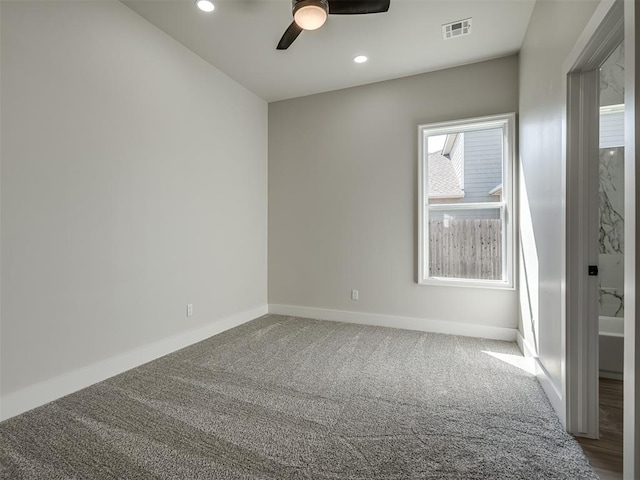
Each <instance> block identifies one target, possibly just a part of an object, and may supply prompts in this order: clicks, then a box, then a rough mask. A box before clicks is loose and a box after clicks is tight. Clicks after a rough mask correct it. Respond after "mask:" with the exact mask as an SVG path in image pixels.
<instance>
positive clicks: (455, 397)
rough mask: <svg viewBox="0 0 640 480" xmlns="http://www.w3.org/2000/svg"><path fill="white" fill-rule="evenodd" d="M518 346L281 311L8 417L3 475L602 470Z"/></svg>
mask: <svg viewBox="0 0 640 480" xmlns="http://www.w3.org/2000/svg"><path fill="white" fill-rule="evenodd" d="M487 352H491V353H492V354H489V353H487ZM505 360H512V361H514V362H515V363H517V362H518V361H521V360H522V358H521V356H520V353H519V351H518V349H517V347H516V346H515V344H512V343H506V342H498V341H491V340H479V339H472V338H464V337H455V336H448V335H437V334H428V333H420V332H413V331H406V330H395V329H387V328H379V327H366V326H359V325H349V324H344V323H334V322H323V321H316V320H306V319H300V318H292V317H283V316H276V315H268V316H265V317H262V318H259V319H257V320H254V321H253V322H250V323H247V324H245V325H242V326H240V327H238V328H235V329H233V330H229V331H227V332H225V333H223V334H221V335H217V336H215V337H212V338H210V339H208V340H206V341H204V342H201V343H198V344H196V345H194V346H191V347H189V348H186V349H184V350H181V351H179V352H177V353H174V354H172V355H169V356H166V357H163V358H161V359H159V360H157V361H155V362H151V363H149V364H146V365H144V366H142V367H139V368H136V369H134V370H131V371H129V372H127V373H124V374H122V375H119V376H117V377H114V378H112V379H109V380H107V381H105V382H102V383H99V384H97V385H94V386H92V387H90V388H87V389H85V390H82V391H80V392H78V393H75V394H73V395H69V396H68V397H65V398H62V399H60V400H57V401H55V402H53V403H50V404H48V405H45V406H43V407H41V408H38V409H36V410H32V411H31V412H28V413H25V414H23V415H20V416H18V417H15V418H13V419H10V420H7V421H5V422H3V423H1V424H0V478H2V479H21V478H28V479H32V478H34V479H36V478H37V479H48V478H56V479H57V478H74V479H83V480H84V479H108V478H120V479H147V478H150V479H151V478H154V479H156V478H171V479H205V478H206V479H363V480H364V479H366V480H371V479H422V478H447V479H449V478H456V479H488V478H496V479H516V478H517V479H527V480H533V479H572V480H573V479H595V478H597V477H596V476H595V474H594V473H593V471H592V470H591V468H590V467H589V465H588V463H587V460H586V458H585V457H584V455H583V453H582V451H581V449H580V447H579V446H578V444H577V443H576V441H575V440H574V439H573V438H572V437H571V436H569V435H568V434H567V433H565V432H564V430H563V429H562V427H561V425H560V423H559V422H558V419H557V418H556V417H555V415H554V413H553V411H552V409H551V406H550V405H549V403H548V401H547V399H546V397H545V396H544V394H543V393H542V390H541V389H540V387H539V385H538V383H537V382H536V380H535V378H534V377H533V376H531V375H530V374H528V373H527V372H525V371H524V370H521V369H520V368H518V367H517V366H513V365H511V364H509V363H507V362H506V361H505Z"/></svg>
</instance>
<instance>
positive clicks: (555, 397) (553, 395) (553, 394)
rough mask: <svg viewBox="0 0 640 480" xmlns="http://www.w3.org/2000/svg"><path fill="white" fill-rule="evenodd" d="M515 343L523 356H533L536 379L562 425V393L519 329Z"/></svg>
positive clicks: (564, 420)
mask: <svg viewBox="0 0 640 480" xmlns="http://www.w3.org/2000/svg"><path fill="white" fill-rule="evenodd" d="M516 343H517V344H518V348H520V351H521V352H522V354H523V355H524V356H525V357H527V358H533V360H534V366H535V374H536V378H537V379H538V383H539V384H540V386H541V387H542V390H543V391H544V393H545V395H546V396H547V398H548V399H549V403H550V404H551V406H552V407H553V410H554V411H555V412H556V415H557V416H558V418H559V419H560V422H561V423H562V424H563V425H564V424H565V422H566V418H565V408H564V407H565V405H564V401H563V399H562V393H561V392H560V390H559V389H558V387H557V386H556V385H555V383H553V380H551V375H550V374H549V372H548V371H547V369H546V368H545V367H544V365H542V362H541V361H540V358H539V357H538V355H537V354H536V352H535V349H534V348H532V347H531V345H530V344H529V343H528V342H527V341H526V340H525V339H524V337H523V336H522V334H521V333H520V331H518V332H516Z"/></svg>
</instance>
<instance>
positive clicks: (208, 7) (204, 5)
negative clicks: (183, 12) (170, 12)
mask: <svg viewBox="0 0 640 480" xmlns="http://www.w3.org/2000/svg"><path fill="white" fill-rule="evenodd" d="M196 6H197V7H198V8H199V9H200V10H202V11H203V12H207V13H210V12H213V11H214V10H215V9H216V6H215V5H214V4H213V2H212V1H211V0H196Z"/></svg>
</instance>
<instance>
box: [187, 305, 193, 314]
mask: <svg viewBox="0 0 640 480" xmlns="http://www.w3.org/2000/svg"><path fill="white" fill-rule="evenodd" d="M191 315H193V303H188V304H187V317H190V316H191Z"/></svg>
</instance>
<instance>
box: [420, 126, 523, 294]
mask: <svg viewBox="0 0 640 480" xmlns="http://www.w3.org/2000/svg"><path fill="white" fill-rule="evenodd" d="M514 123H515V114H506V115H496V116H491V117H483V118H474V119H469V120H460V121H455V122H446V123H437V124H430V125H421V126H420V127H419V150H420V154H419V181H420V184H419V190H418V191H419V208H418V211H419V215H420V218H419V237H420V238H419V266H418V271H419V279H418V281H419V283H421V284H437V285H465V286H482V287H497V288H513V286H514V282H513V277H514V275H513V268H514V219H513V198H514V191H513V174H514V168H513V157H514V150H513V149H514V141H513V136H514Z"/></svg>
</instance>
